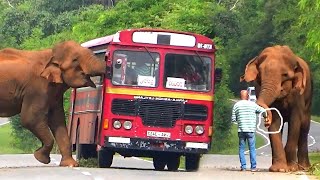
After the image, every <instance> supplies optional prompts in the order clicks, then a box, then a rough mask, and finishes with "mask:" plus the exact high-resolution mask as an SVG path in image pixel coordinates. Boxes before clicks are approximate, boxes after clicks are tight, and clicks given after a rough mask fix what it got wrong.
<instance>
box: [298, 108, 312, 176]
mask: <svg viewBox="0 0 320 180" xmlns="http://www.w3.org/2000/svg"><path fill="white" fill-rule="evenodd" d="M307 114H308V113H307ZM310 119H311V117H310V114H308V115H305V117H304V120H303V121H302V122H301V129H300V135H299V141H298V164H299V169H300V170H307V169H309V167H310V161H309V156H308V134H309V129H310Z"/></svg>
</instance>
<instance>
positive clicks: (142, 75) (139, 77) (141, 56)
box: [112, 50, 159, 87]
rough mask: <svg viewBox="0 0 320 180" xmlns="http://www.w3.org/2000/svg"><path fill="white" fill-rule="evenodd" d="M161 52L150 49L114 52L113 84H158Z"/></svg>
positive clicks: (148, 85) (151, 85)
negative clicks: (150, 50)
mask: <svg viewBox="0 0 320 180" xmlns="http://www.w3.org/2000/svg"><path fill="white" fill-rule="evenodd" d="M158 69H159V54H158V53H155V52H149V51H131V50H130V51H129V50H117V51H115V52H114V54H113V75H112V84H114V85H126V86H144V87H156V86H158V82H159V80H158V78H159V71H158Z"/></svg>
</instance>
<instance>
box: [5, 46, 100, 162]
mask: <svg viewBox="0 0 320 180" xmlns="http://www.w3.org/2000/svg"><path fill="white" fill-rule="evenodd" d="M105 68H106V64H105V62H104V61H101V60H99V59H98V58H97V57H96V56H94V54H93V53H92V51H91V50H89V49H87V48H84V47H81V46H80V45H79V44H77V43H76V42H73V41H66V42H62V43H59V44H57V45H55V46H54V47H53V48H52V49H45V50H39V51H24V50H17V49H12V48H7V49H3V50H1V51H0V87H1V88H0V116H1V117H9V116H13V115H16V114H19V113H20V115H21V124H22V125H23V127H25V128H27V129H29V130H30V131H31V132H32V133H33V134H34V135H35V136H36V137H37V138H38V139H39V140H40V141H41V142H42V147H40V148H39V149H38V150H36V151H35V153H34V156H35V158H36V159H37V160H38V161H40V162H42V163H45V164H47V163H49V162H50V152H51V150H52V147H53V143H54V139H55V140H56V142H57V144H58V146H59V150H60V153H61V155H62V159H61V162H60V166H78V163H77V162H76V161H75V160H74V159H73V158H72V154H71V144H70V140H69V137H68V134H67V128H66V125H65V114H64V110H63V94H64V92H65V91H66V90H67V89H69V88H70V87H74V88H78V87H85V86H91V87H95V85H94V83H93V82H92V81H91V80H90V76H95V75H102V74H104V73H105ZM52 135H53V136H52Z"/></svg>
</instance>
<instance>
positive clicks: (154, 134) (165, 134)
mask: <svg viewBox="0 0 320 180" xmlns="http://www.w3.org/2000/svg"><path fill="white" fill-rule="evenodd" d="M147 136H149V137H161V138H170V137H171V133H168V132H159V131H147Z"/></svg>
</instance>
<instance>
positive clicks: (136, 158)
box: [132, 157, 153, 163]
mask: <svg viewBox="0 0 320 180" xmlns="http://www.w3.org/2000/svg"><path fill="white" fill-rule="evenodd" d="M132 159H135V160H139V161H145V162H148V163H153V162H152V161H149V160H146V159H142V158H138V157H132Z"/></svg>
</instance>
